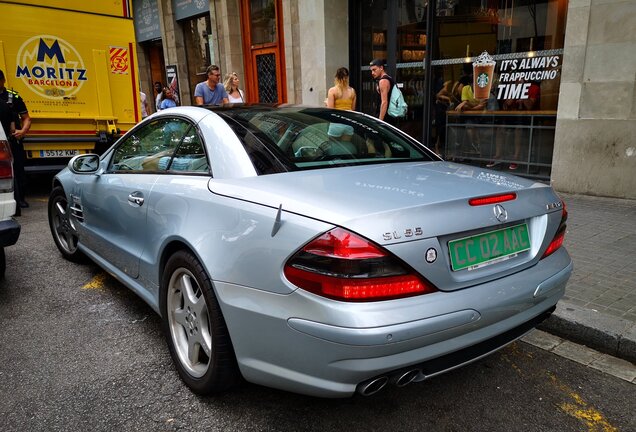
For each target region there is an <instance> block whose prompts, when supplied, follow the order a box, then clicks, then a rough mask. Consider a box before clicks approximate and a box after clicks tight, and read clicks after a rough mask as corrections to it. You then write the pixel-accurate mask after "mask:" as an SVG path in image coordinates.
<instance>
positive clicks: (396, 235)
mask: <svg viewBox="0 0 636 432" xmlns="http://www.w3.org/2000/svg"><path fill="white" fill-rule="evenodd" d="M422 234H423V232H422V228H420V227H416V228H407V229H405V230H404V231H393V232H386V233H384V234H382V237H383V238H384V240H386V241H389V240H398V239H401V238H402V237H405V238H408V237H416V236H421V235H422Z"/></svg>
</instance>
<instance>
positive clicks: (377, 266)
mask: <svg viewBox="0 0 636 432" xmlns="http://www.w3.org/2000/svg"><path fill="white" fill-rule="evenodd" d="M284 273H285V277H287V279H288V280H289V281H290V282H291V283H293V284H294V285H296V286H298V287H299V288H302V289H304V290H306V291H309V292H312V293H314V294H317V295H319V296H323V297H328V298H331V299H335V300H340V301H349V302H364V301H380V300H390V299H397V298H403V297H410V296H415V295H420V294H427V293H432V292H435V291H437V288H435V286H433V285H432V284H431V283H429V282H428V281H426V280H424V279H423V278H421V277H420V276H419V275H418V274H416V273H415V271H414V270H412V269H411V268H409V267H408V266H407V265H406V264H404V263H403V262H401V261H400V260H399V259H398V258H396V257H395V256H393V255H392V254H390V253H389V252H388V251H386V250H385V249H383V248H382V247H380V246H378V245H375V244H373V243H372V242H371V241H369V240H367V239H365V238H363V237H361V236H358V235H357V234H354V233H352V232H349V231H347V230H345V229H342V228H334V229H332V230H331V231H328V232H326V233H324V234H323V235H321V236H319V237H317V238H315V239H314V240H312V241H310V242H309V243H308V244H306V245H305V246H304V247H303V248H302V249H301V250H300V251H298V252H297V253H296V254H294V256H292V257H291V258H290V259H289V260H288V261H287V263H286V264H285V268H284Z"/></svg>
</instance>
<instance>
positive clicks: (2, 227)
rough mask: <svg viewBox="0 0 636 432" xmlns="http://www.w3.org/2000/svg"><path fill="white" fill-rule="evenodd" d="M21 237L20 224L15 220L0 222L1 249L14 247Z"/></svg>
mask: <svg viewBox="0 0 636 432" xmlns="http://www.w3.org/2000/svg"><path fill="white" fill-rule="evenodd" d="M18 237H20V224H19V223H18V222H17V221H16V220H15V219H7V220H3V221H0V247H5V246H11V245H14V244H15V243H16V242H17V241H18Z"/></svg>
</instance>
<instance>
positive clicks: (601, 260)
mask: <svg viewBox="0 0 636 432" xmlns="http://www.w3.org/2000/svg"><path fill="white" fill-rule="evenodd" d="M559 195H560V196H561V198H562V199H563V200H564V201H565V203H566V208H567V210H568V222H567V224H568V230H567V234H566V236H565V247H566V249H567V250H568V252H569V253H570V255H571V256H572V261H573V262H574V272H573V273H572V277H571V278H570V281H569V282H568V285H567V288H566V290H565V296H564V297H563V299H562V300H561V301H560V302H559V304H558V305H557V309H556V311H555V312H554V314H553V315H552V316H551V317H550V318H548V319H547V320H546V321H544V322H543V323H542V324H541V325H540V326H539V328H540V329H542V330H544V331H547V332H549V333H552V334H554V335H557V336H560V337H562V338H565V339H569V340H571V341H573V342H577V343H580V344H583V345H587V346H588V347H590V348H593V349H595V350H598V351H601V352H604V353H607V354H610V355H613V356H615V357H619V358H622V359H624V360H628V361H630V362H632V363H636V201H633V200H624V199H615V198H601V197H592V196H586V195H572V194H566V193H559Z"/></svg>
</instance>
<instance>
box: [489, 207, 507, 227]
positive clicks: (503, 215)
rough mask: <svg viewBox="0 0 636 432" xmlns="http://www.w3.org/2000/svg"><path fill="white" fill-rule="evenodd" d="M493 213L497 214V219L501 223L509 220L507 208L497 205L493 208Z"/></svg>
mask: <svg viewBox="0 0 636 432" xmlns="http://www.w3.org/2000/svg"><path fill="white" fill-rule="evenodd" d="M492 211H493V212H494V213H495V217H496V218H497V220H498V221H499V222H502V223H503V222H505V221H507V220H508V212H507V211H506V209H505V208H503V206H502V205H500V204H497V205H496V206H495V207H493V209H492Z"/></svg>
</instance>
